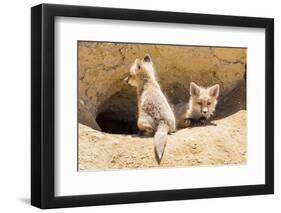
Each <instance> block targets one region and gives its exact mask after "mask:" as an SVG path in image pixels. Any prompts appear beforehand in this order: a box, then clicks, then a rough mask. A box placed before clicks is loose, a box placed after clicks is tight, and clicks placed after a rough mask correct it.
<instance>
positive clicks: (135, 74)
mask: <svg viewBox="0 0 281 213" xmlns="http://www.w3.org/2000/svg"><path fill="white" fill-rule="evenodd" d="M124 80H125V81H126V82H127V83H128V84H130V85H131V86H134V87H136V89H137V102H138V123H137V126H138V128H139V130H140V131H141V132H143V134H145V135H147V136H151V135H153V134H154V146H155V152H156V155H157V159H158V162H160V161H161V158H162V156H163V153H164V149H165V145H166V143H167V138H168V137H167V136H168V133H172V132H174V131H175V128H176V127H175V117H174V114H173V111H172V109H171V107H170V105H169V103H168V101H167V99H166V97H165V96H164V94H163V92H162V91H161V88H160V86H159V84H158V82H157V80H156V78H155V72H154V67H153V64H152V60H151V58H150V56H149V55H146V56H145V57H144V58H143V59H142V60H140V59H136V60H135V62H134V63H133V65H132V67H131V69H130V73H129V76H128V77H127V78H125V79H124Z"/></svg>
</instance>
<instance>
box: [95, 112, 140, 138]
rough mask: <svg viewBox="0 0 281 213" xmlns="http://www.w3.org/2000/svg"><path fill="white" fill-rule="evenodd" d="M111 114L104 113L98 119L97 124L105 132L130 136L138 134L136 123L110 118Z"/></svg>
mask: <svg viewBox="0 0 281 213" xmlns="http://www.w3.org/2000/svg"><path fill="white" fill-rule="evenodd" d="M109 114H110V113H109V112H103V113H100V114H99V115H98V117H97V123H98V124H99V126H100V127H101V129H102V131H103V132H107V133H113V134H128V135H130V134H136V133H137V132H138V130H137V128H136V124H135V122H132V121H131V122H130V121H124V120H119V119H116V118H114V117H111V116H109Z"/></svg>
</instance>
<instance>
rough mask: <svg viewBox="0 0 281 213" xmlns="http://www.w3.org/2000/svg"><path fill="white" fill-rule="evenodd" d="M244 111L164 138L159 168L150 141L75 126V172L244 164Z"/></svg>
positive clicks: (151, 139)
mask: <svg viewBox="0 0 281 213" xmlns="http://www.w3.org/2000/svg"><path fill="white" fill-rule="evenodd" d="M245 118H246V111H245V110H240V111H238V112H237V113H235V114H233V115H231V116H228V117H226V118H224V119H220V120H216V121H213V122H212V123H213V124H214V125H209V126H200V127H193V128H189V129H183V130H180V131H178V132H176V133H174V134H172V135H169V137H168V143H167V145H166V149H165V154H164V156H163V159H162V161H161V164H160V165H159V164H158V163H157V161H156V160H155V155H154V147H153V138H141V137H139V136H137V135H117V134H116V135H114V134H108V133H103V132H99V131H96V130H93V129H91V128H89V127H87V126H84V125H81V124H80V125H79V133H80V137H79V140H80V143H79V170H82V171H84V170H95V169H116V168H118V169H120V168H144V167H158V166H160V167H175V166H179V167H182V166H197V165H222V164H245V163H246V155H247V153H246V128H245V127H246V119H245Z"/></svg>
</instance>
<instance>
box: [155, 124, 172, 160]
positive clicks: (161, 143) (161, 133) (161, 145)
mask: <svg viewBox="0 0 281 213" xmlns="http://www.w3.org/2000/svg"><path fill="white" fill-rule="evenodd" d="M168 131H169V127H168V125H167V124H166V123H165V122H163V121H160V122H159V124H158V127H157V130H156V133H155V135H154V146H155V152H156V155H157V160H158V163H160V161H161V159H162V157H163V153H164V149H165V145H166V143H167V139H168Z"/></svg>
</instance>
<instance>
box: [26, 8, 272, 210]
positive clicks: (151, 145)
mask: <svg viewBox="0 0 281 213" xmlns="http://www.w3.org/2000/svg"><path fill="white" fill-rule="evenodd" d="M31 41H32V42H31V43H32V44H31V50H32V51H31V52H32V54H31V58H32V63H31V78H32V79H31V83H32V85H31V89H32V91H31V96H32V98H31V99H32V102H31V107H32V108H31V110H32V117H31V121H32V122H31V123H32V126H31V128H32V134H31V135H32V137H31V149H32V150H31V153H32V154H31V203H32V205H34V206H37V207H39V208H59V207H74V206H88V205H105V204H121V203H137V202H153V201H169V200H181V199H197V198H215V197H227V196H244V195H259V194H272V193H273V191H274V155H273V154H274V152H273V145H274V144H273V142H274V20H273V19H271V18H256V17H238V16H223V15H209V14H193V13H177V12H164V11H146V10H129V9H113V8H100V7H85V6H66V5H51V4H42V5H38V6H35V7H33V8H32V9H31Z"/></svg>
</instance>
